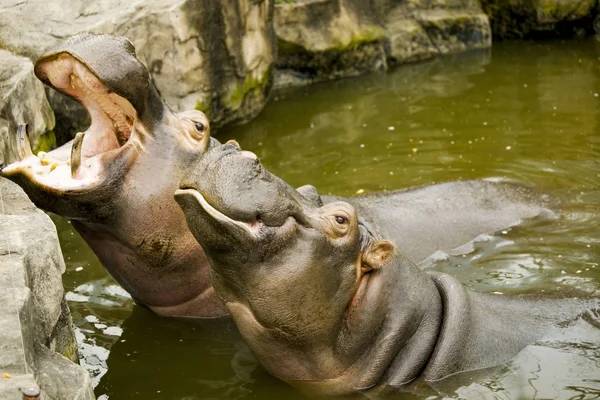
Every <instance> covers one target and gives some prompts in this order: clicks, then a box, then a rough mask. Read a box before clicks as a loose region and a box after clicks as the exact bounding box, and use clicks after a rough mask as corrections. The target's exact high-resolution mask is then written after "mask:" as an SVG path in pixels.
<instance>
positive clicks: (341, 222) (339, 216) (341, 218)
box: [335, 215, 348, 225]
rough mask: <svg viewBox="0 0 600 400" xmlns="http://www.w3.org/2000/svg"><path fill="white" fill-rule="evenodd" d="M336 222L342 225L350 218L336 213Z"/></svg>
mask: <svg viewBox="0 0 600 400" xmlns="http://www.w3.org/2000/svg"><path fill="white" fill-rule="evenodd" d="M335 222H337V223H338V224H340V225H343V224H345V223H346V222H348V220H347V219H346V217H342V216H341V215H336V216H335Z"/></svg>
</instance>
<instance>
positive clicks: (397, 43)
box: [275, 0, 492, 87]
mask: <svg viewBox="0 0 600 400" xmlns="http://www.w3.org/2000/svg"><path fill="white" fill-rule="evenodd" d="M275 33H276V35H277V40H278V45H279V56H278V58H277V67H278V73H277V76H276V86H277V87H284V86H294V85H298V84H306V83H312V82H316V81H322V80H327V79H333V78H338V77H345V76H353V75H358V74H361V73H364V72H369V71H375V70H387V69H388V68H389V67H390V66H392V65H396V64H403V63H408V62H414V61H419V60H423V59H427V58H432V57H435V56H437V55H441V54H450V53H459V52H464V51H469V50H475V49H485V48H489V47H490V46H491V44H492V36H491V29H490V24H489V21H488V17H487V16H486V15H485V14H484V13H483V11H482V9H481V7H480V5H479V2H478V1H477V0H409V1H398V0H396V1H394V0H293V1H281V2H279V3H278V4H277V5H276V7H275Z"/></svg>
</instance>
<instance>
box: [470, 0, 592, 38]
mask: <svg viewBox="0 0 600 400" xmlns="http://www.w3.org/2000/svg"><path fill="white" fill-rule="evenodd" d="M481 4H482V7H483V10H484V11H485V13H486V14H487V15H488V16H489V18H490V22H491V25H492V31H493V34H494V36H495V37H498V38H513V37H529V36H532V35H538V36H551V35H553V36H557V35H558V36H564V35H573V33H576V32H578V31H592V29H593V28H594V27H593V24H594V18H597V16H598V10H597V7H596V1H595V0H539V1H533V0H511V1H508V2H505V1H499V0H482V1H481Z"/></svg>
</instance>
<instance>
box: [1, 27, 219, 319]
mask: <svg viewBox="0 0 600 400" xmlns="http://www.w3.org/2000/svg"><path fill="white" fill-rule="evenodd" d="M35 74H36V76H37V77H38V78H39V79H40V80H42V81H43V82H44V83H45V84H47V85H49V86H51V87H52V88H54V89H56V90H57V91H59V92H61V93H63V94H65V95H67V96H69V97H71V98H73V99H75V100H77V101H78V102H79V103H81V104H82V105H83V106H84V107H85V108H86V109H87V111H88V112H89V114H90V117H91V125H90V127H89V128H88V129H87V130H86V131H85V132H80V133H78V134H77V135H76V136H75V138H74V139H73V140H72V141H71V142H69V143H67V144H65V145H64V146H62V147H60V148H58V149H56V150H53V151H51V152H49V153H47V154H44V153H39V154H38V155H37V156H35V155H33V154H32V152H31V148H30V147H29V143H28V140H27V136H26V135H24V134H23V132H22V134H21V135H20V138H19V139H20V140H18V143H19V144H20V149H19V153H20V161H18V162H15V163H13V164H11V165H8V166H6V167H5V168H4V169H3V170H2V176H4V177H7V178H9V179H11V180H13V181H15V182H16V183H17V184H19V185H20V186H21V187H22V188H23V189H24V190H25V192H26V193H27V195H28V196H29V197H30V198H31V200H32V201H33V202H34V203H35V204H36V205H37V206H38V207H40V208H42V209H44V210H47V211H50V212H53V213H56V214H58V215H61V216H64V217H66V218H69V219H70V220H71V221H72V224H73V227H74V228H75V229H76V230H77V231H78V232H79V233H80V234H81V236H82V237H83V238H84V239H85V241H86V242H87V243H88V244H89V245H90V247H91V248H92V250H93V251H94V252H95V253H96V255H97V256H98V258H99V259H100V261H101V262H102V264H103V265H104V267H105V268H106V269H107V270H108V272H109V273H110V274H111V275H112V276H113V277H114V279H115V280H116V281H117V282H118V283H119V284H120V285H121V286H123V288H125V290H127V291H128V292H129V293H130V294H131V296H132V298H133V299H134V300H135V301H136V302H137V303H139V304H142V305H145V306H147V307H148V308H150V309H151V310H153V311H154V312H155V313H157V314H159V315H169V316H170V315H176V316H177V315H181V316H197V317H212V316H220V315H227V313H226V310H225V309H224V308H223V306H222V304H221V302H220V301H219V300H218V298H217V296H216V295H215V294H214V291H213V289H212V287H211V284H210V280H209V276H208V269H207V260H206V257H205V254H204V251H203V250H202V248H201V247H200V245H199V244H198V242H197V241H196V240H195V239H194V237H193V236H192V234H191V233H190V231H189V230H188V229H187V226H186V224H185V219H184V217H183V214H182V212H181V210H180V209H179V207H178V206H177V204H176V203H175V201H174V200H173V191H174V190H175V189H176V188H177V187H178V181H179V180H180V179H181V176H182V175H183V171H184V170H185V168H186V167H187V166H188V165H189V164H190V163H192V161H194V160H195V159H196V158H197V157H198V156H199V155H200V154H202V153H203V152H204V151H205V150H206V149H207V147H208V146H209V145H210V141H211V139H210V132H209V131H210V126H209V122H208V119H207V117H206V115H204V113H202V112H200V111H197V110H190V111H183V112H180V113H174V112H172V111H170V110H169V108H168V107H167V106H166V105H165V103H164V102H163V100H162V99H161V97H160V95H159V94H158V92H157V90H156V88H155V87H154V85H153V84H152V82H151V79H150V75H149V73H148V70H147V69H146V67H145V66H144V65H143V64H142V63H141V62H140V61H139V60H138V59H137V58H136V55H135V49H134V47H133V45H132V44H131V43H130V42H129V41H128V40H127V39H125V38H122V37H115V36H109V35H95V34H90V33H84V34H80V35H77V36H74V37H71V38H69V39H67V40H66V41H65V42H64V43H62V44H60V45H59V46H58V47H57V48H54V49H52V50H50V51H49V52H47V53H45V54H43V55H42V56H40V57H39V59H38V60H37V62H36V63H35Z"/></svg>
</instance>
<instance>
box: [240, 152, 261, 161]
mask: <svg viewBox="0 0 600 400" xmlns="http://www.w3.org/2000/svg"><path fill="white" fill-rule="evenodd" d="M240 154H241V155H242V156H244V157H247V158H249V159H251V160H258V157H257V156H256V154H254V153H253V152H251V151H248V150H242V151H241V152H240Z"/></svg>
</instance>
